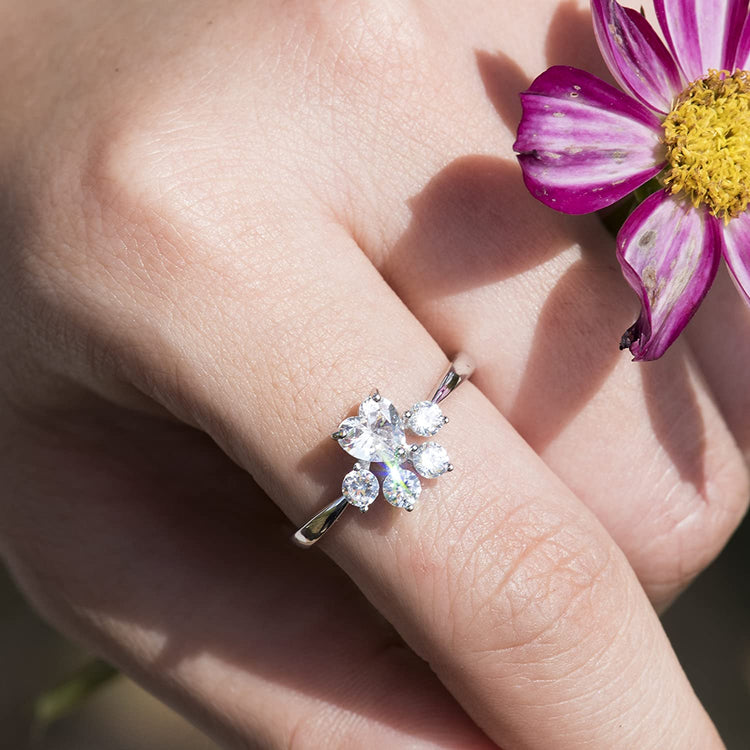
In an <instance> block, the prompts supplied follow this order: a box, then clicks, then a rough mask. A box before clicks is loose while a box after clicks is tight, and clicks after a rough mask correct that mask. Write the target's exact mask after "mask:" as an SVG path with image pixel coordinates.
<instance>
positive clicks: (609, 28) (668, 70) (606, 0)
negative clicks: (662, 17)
mask: <svg viewBox="0 0 750 750" xmlns="http://www.w3.org/2000/svg"><path fill="white" fill-rule="evenodd" d="M591 11H592V14H593V16H594V31H595V33H596V40H597V42H598V43H599V49H600V50H601V53H602V57H603V58H604V60H605V61H606V63H607V66H608V67H609V69H610V71H611V72H612V75H613V76H614V77H615V79H616V80H617V82H618V83H619V84H620V86H622V87H623V88H624V89H625V91H629V92H630V93H631V94H633V96H635V97H636V98H638V99H640V100H641V101H642V102H643V103H644V104H647V105H648V106H650V107H652V108H653V109H655V110H656V111H657V112H663V113H664V114H666V113H667V112H669V110H670V109H671V108H672V102H673V100H674V99H675V98H676V97H677V95H678V94H679V93H680V92H681V91H682V89H683V88H684V84H683V80H682V77H681V75H680V72H679V70H678V69H677V65H676V63H675V61H674V58H673V57H672V55H671V54H670V52H669V50H668V49H667V48H666V47H665V46H664V42H662V40H661V39H659V37H658V35H657V34H656V32H655V31H654V30H653V29H652V28H651V26H650V24H649V23H648V21H647V20H646V19H645V18H644V17H643V16H642V15H641V14H640V13H638V12H637V11H635V10H633V9H632V8H623V7H622V6H621V5H620V4H619V3H618V2H616V0H592V2H591Z"/></svg>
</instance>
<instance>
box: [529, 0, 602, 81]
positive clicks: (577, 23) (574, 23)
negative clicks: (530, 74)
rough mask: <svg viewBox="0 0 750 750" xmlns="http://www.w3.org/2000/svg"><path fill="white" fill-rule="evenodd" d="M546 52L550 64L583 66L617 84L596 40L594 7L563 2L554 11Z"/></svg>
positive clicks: (584, 68) (573, 0)
mask: <svg viewBox="0 0 750 750" xmlns="http://www.w3.org/2000/svg"><path fill="white" fill-rule="evenodd" d="M544 53H545V55H546V57H547V65H570V66H572V67H574V68H581V69H582V70H587V71H588V72H589V73H593V74H594V75H596V76H599V78H602V79H603V80H605V81H607V82H609V83H612V84H614V80H613V78H612V76H611V75H610V73H609V70H608V69H607V66H606V65H605V64H604V60H603V59H602V56H601V54H600V52H599V46H598V45H597V43H596V37H595V36H594V25H593V22H592V19H591V11H590V10H589V8H588V7H586V8H581V7H579V5H578V3H576V2H575V0H569V1H568V2H564V3H561V4H560V5H559V6H558V8H557V10H556V11H555V15H554V16H553V17H552V22H551V23H550V26H549V30H548V31H547V40H546V43H545V46H544ZM537 72H538V73H541V72H542V71H541V70H540V71H537Z"/></svg>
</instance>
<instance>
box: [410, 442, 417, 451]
mask: <svg viewBox="0 0 750 750" xmlns="http://www.w3.org/2000/svg"><path fill="white" fill-rule="evenodd" d="M409 450H410V451H411V452H412V453H416V452H417V451H418V450H419V445H418V444H417V443H414V445H412V446H411V448H409Z"/></svg>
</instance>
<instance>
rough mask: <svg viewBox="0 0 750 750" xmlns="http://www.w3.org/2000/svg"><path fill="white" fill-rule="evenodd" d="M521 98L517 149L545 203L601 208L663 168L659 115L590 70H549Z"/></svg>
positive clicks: (572, 209) (578, 209) (579, 210)
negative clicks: (588, 71) (587, 71)
mask: <svg viewBox="0 0 750 750" xmlns="http://www.w3.org/2000/svg"><path fill="white" fill-rule="evenodd" d="M521 102H522V103H523V117H522V118H521V124H520V125H519V126H518V138H517V140H516V142H515V144H514V146H513V148H514V149H515V150H516V152H517V154H518V160H519V162H520V163H521V168H522V169H523V176H524V181H525V182H526V187H527V188H528V189H529V192H530V193H531V194H532V195H533V196H534V197H535V198H537V199H538V200H540V201H541V202H542V203H544V204H545V205H547V206H550V207H552V208H555V209H557V210H558V211H564V212H565V213H569V214H583V213H589V212H591V211H597V210H598V209H600V208H602V207H604V206H608V205H610V204H611V203H614V202H615V201H616V200H618V199H620V198H622V197H623V196H625V195H627V194H628V193H630V192H631V191H633V190H635V188H637V187H638V186H639V185H642V184H643V183H644V182H647V181H648V180H650V179H651V178H652V177H653V176H654V175H656V174H658V173H659V171H660V170H661V169H662V167H663V164H664V146H663V145H662V143H661V142H660V136H661V134H662V129H661V125H660V123H659V119H658V118H657V117H656V115H655V114H654V113H653V112H651V111H650V110H648V109H647V108H646V107H645V106H644V105H643V104H641V103H640V102H638V101H636V100H635V99H632V98H631V97H629V96H626V95H625V94H623V93H622V92H621V91H618V90H617V89H616V88H614V87H613V86H610V85H609V84H608V83H604V81H602V80H600V79H599V78H597V77H596V76H592V75H591V74H590V73H586V72H585V71H583V70H577V69H576V68H569V67H565V66H556V67H553V68H549V70H546V71H545V72H544V73H542V74H541V75H540V76H539V77H538V78H537V79H536V80H535V81H534V82H533V83H532V84H531V87H530V88H529V89H528V91H525V92H524V93H523V94H521Z"/></svg>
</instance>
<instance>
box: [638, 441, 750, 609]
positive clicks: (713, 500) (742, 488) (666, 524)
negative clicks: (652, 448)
mask: <svg viewBox="0 0 750 750" xmlns="http://www.w3.org/2000/svg"><path fill="white" fill-rule="evenodd" d="M654 495H655V497H659V498H660V500H659V502H655V503H654V515H652V516H650V517H647V518H645V519H644V520H643V523H644V524H645V525H648V527H649V533H648V534H646V533H645V532H644V534H643V535H642V536H643V538H644V539H648V540H649V541H648V543H647V544H645V545H644V546H643V548H642V549H641V550H640V552H639V553H638V558H640V559H636V560H633V563H634V565H635V567H636V568H637V569H638V570H639V571H641V581H642V583H643V585H644V587H645V588H646V589H647V591H648V592H649V593H650V595H651V596H652V599H653V600H654V601H655V602H656V603H657V605H663V604H666V603H667V602H668V601H669V600H671V599H672V598H673V597H674V595H675V593H676V592H677V591H679V590H680V589H682V588H684V587H685V586H686V585H687V584H688V583H689V582H690V581H691V580H692V579H693V578H694V577H695V576H696V575H698V573H700V572H701V571H702V570H703V569H704V568H705V567H706V566H707V565H708V564H709V563H710V562H711V561H712V560H713V559H714V557H716V555H717V554H718V553H719V552H720V551H721V549H722V548H723V547H724V545H725V544H726V542H727V540H728V539H729V537H730V536H731V534H732V533H733V532H734V530H735V529H736V528H737V526H738V525H739V523H740V521H741V520H742V518H743V516H744V515H745V512H746V511H747V507H748V500H749V499H750V479H749V474H748V467H747V464H746V463H745V461H744V459H743V457H742V454H741V452H740V451H739V449H738V448H737V447H736V445H735V444H734V442H733V441H732V440H731V438H730V437H729V435H728V434H726V435H724V436H723V437H718V436H714V437H712V438H708V439H707V447H706V448H705V452H704V461H703V474H702V476H701V477H700V481H695V478H692V479H686V478H685V477H684V476H680V475H679V474H678V473H676V472H670V473H668V474H667V475H665V477H664V478H663V480H662V482H660V483H659V484H657V486H656V488H655V493H654Z"/></svg>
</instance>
